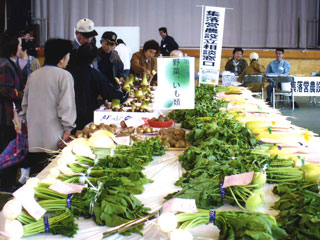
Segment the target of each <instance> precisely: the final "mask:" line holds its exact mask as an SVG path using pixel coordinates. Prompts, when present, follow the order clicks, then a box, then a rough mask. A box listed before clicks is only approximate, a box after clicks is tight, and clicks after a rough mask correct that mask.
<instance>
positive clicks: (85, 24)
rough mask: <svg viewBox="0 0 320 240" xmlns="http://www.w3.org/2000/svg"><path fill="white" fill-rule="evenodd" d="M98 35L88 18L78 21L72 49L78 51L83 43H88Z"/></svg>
mask: <svg viewBox="0 0 320 240" xmlns="http://www.w3.org/2000/svg"><path fill="white" fill-rule="evenodd" d="M97 35H98V33H97V32H96V30H94V22H93V21H92V20H90V19H89V18H83V19H80V20H79V21H78V22H77V25H76V38H75V39H74V41H73V43H72V44H73V48H74V49H78V48H79V47H80V46H81V45H82V44H84V43H90V42H91V41H92V39H93V37H94V36H97Z"/></svg>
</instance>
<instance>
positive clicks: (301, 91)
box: [291, 77, 320, 96]
mask: <svg viewBox="0 0 320 240" xmlns="http://www.w3.org/2000/svg"><path fill="white" fill-rule="evenodd" d="M291 88H292V91H293V95H294V96H320V77H294V82H292V83H291Z"/></svg>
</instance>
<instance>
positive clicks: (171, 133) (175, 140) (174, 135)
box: [159, 127, 187, 148]
mask: <svg viewBox="0 0 320 240" xmlns="http://www.w3.org/2000/svg"><path fill="white" fill-rule="evenodd" d="M159 137H160V139H161V140H162V141H163V143H164V145H165V146H166V147H172V148H185V147H186V146H187V143H186V132H185V130H184V129H182V128H175V127H172V128H167V129H161V130H160V131H159Z"/></svg>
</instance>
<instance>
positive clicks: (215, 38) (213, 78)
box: [199, 6, 225, 84]
mask: <svg viewBox="0 0 320 240" xmlns="http://www.w3.org/2000/svg"><path fill="white" fill-rule="evenodd" d="M224 15H225V8H219V7H210V6H205V7H204V11H203V12H202V23H201V39H200V60H199V70H200V71H199V83H200V84H218V83H219V70H220V62H221V50H222V39H223V27H224Z"/></svg>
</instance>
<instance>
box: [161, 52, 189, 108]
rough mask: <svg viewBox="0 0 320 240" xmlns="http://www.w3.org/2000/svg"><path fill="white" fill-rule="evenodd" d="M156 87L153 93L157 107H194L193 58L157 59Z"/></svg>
mask: <svg viewBox="0 0 320 240" xmlns="http://www.w3.org/2000/svg"><path fill="white" fill-rule="evenodd" d="M157 64H158V65H157V70H158V71H157V72H158V87H157V90H156V94H155V104H156V108H157V109H193V108H194V91H195V90H194V82H195V81H194V58H193V57H183V58H166V57H161V58H158V59H157Z"/></svg>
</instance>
